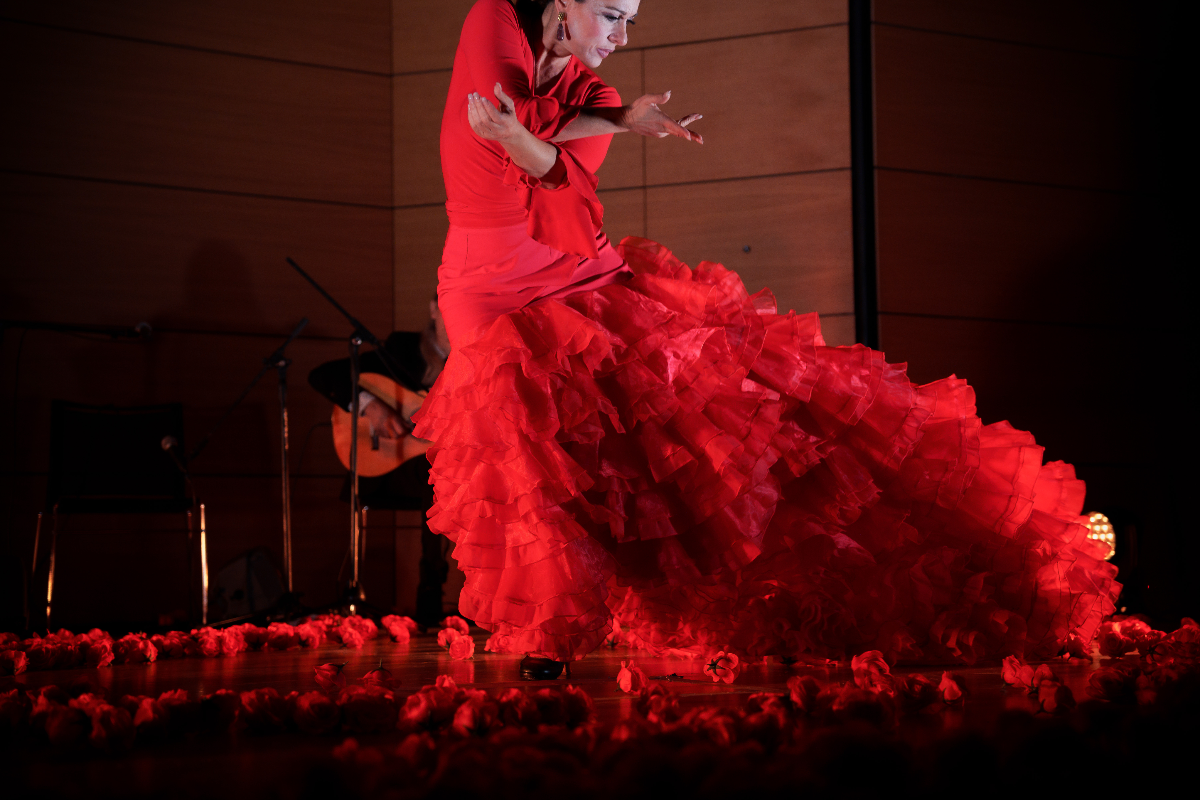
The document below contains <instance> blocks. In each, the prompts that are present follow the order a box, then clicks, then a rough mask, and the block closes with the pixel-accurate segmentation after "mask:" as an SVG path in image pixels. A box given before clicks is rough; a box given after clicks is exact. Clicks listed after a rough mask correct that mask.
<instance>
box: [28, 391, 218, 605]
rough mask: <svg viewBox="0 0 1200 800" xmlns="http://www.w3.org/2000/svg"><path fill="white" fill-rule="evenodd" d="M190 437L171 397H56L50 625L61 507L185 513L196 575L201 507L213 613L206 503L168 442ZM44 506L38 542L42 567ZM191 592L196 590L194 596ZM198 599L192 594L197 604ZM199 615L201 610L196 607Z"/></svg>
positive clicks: (49, 496) (49, 506)
mask: <svg viewBox="0 0 1200 800" xmlns="http://www.w3.org/2000/svg"><path fill="white" fill-rule="evenodd" d="M167 437H171V438H173V439H174V440H175V442H176V443H179V444H180V445H182V442H183V406H182V405H181V404H179V403H166V404H162V405H153V406H137V407H127V408H121V407H117V406H94V405H83V404H80V403H69V402H66V401H62V400H55V401H53V403H52V404H51V416H50V479H49V484H48V486H47V490H46V507H45V512H43V513H48V514H50V515H51V517H52V528H51V535H50V548H49V550H50V552H49V567H48V570H47V573H46V628H47V629H49V628H50V615H51V607H52V601H53V597H54V566H55V559H56V557H57V551H58V530H59V515H60V514H78V513H86V514H174V513H178V514H184V515H186V520H187V522H186V530H187V535H188V545H189V546H188V576H189V582H191V580H192V577H191V576H192V558H193V556H192V551H193V547H192V541H193V538H194V532H193V524H192V520H193V516H194V514H193V511H195V510H199V519H200V560H201V592H202V596H201V602H200V605H201V617H202V618H203V617H205V616H207V615H206V614H205V613H204V611H205V607H206V606H207V603H206V599H207V598H206V597H205V596H204V595H205V594H206V593H207V587H206V586H205V585H204V584H206V583H207V580H206V579H207V574H206V573H207V569H206V566H207V565H206V563H205V556H206V553H205V550H206V542H205V540H204V539H205V530H204V529H205V524H204V507H203V506H202V505H200V506H199V508H198V509H197V504H196V502H195V498H194V497H192V496H190V494H191V493H190V492H189V486H188V481H187V479H186V477H185V476H184V473H183V471H182V470H181V469H180V468H179V466H177V464H176V463H175V461H174V460H173V459H172V457H171V454H170V453H168V452H167V450H166V449H165V448H164V446H163V442H164V440H165V439H166V438H167ZM42 517H43V514H38V526H37V533H36V534H35V536H34V544H33V567H32V568H33V570H36V569H37V566H38V563H37V552H38V544H39V542H38V540H39V539H40V538H41V529H42ZM190 594H191V593H190V592H189V596H190ZM190 603H191V600H190V599H189V604H190ZM192 615H193V616H195V614H194V610H193V614H192Z"/></svg>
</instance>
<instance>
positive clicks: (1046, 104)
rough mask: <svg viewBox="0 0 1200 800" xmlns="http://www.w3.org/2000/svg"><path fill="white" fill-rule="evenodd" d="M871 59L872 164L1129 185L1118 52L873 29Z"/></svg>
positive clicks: (1125, 77) (1124, 84) (1126, 109)
mask: <svg viewBox="0 0 1200 800" xmlns="http://www.w3.org/2000/svg"><path fill="white" fill-rule="evenodd" d="M875 66H876V69H875V113H876V117H875V130H876V163H877V164H878V166H880V167H884V168H900V169H910V170H923V171H929V172H939V173H949V174H954V175H974V176H983V177H990V178H1001V179H1006V180H1017V181H1029V182H1033V183H1049V184H1057V185H1064V186H1076V187H1086V188H1100V189H1126V188H1130V187H1131V185H1132V182H1133V175H1132V171H1131V168H1132V162H1131V160H1130V159H1128V158H1127V157H1126V155H1125V154H1126V153H1127V152H1128V151H1129V149H1130V147H1131V144H1132V142H1131V136H1132V127H1131V120H1130V110H1131V106H1130V102H1131V100H1130V98H1131V95H1132V83H1131V79H1132V74H1131V71H1130V70H1129V69H1128V66H1127V64H1126V63H1125V62H1123V61H1122V60H1120V59H1114V58H1111V57H1107V56H1091V55H1086V54H1081V53H1076V52H1064V51H1057V50H1049V49H1043V48H1032V47H1025V46H1022V45H1015V44H1009V43H1006V42H992V41H983V40H979V39H969V38H964V37H961V36H947V35H943V34H939V33H929V32H923V31H913V30H904V29H899V28H891V27H886V26H876V28H875Z"/></svg>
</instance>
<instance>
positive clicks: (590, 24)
mask: <svg viewBox="0 0 1200 800" xmlns="http://www.w3.org/2000/svg"><path fill="white" fill-rule="evenodd" d="M640 4H641V0H585V2H583V3H577V2H575V0H554V7H555V12H556V13H555V14H554V15H553V16H552V17H551V19H550V25H551V27H552V28H555V29H557V27H558V16H557V12H559V11H562V12H563V13H565V14H566V15H567V18H566V20H565V25H566V29H567V40H566V41H564V42H558V45H559V46H561V47H565V48H566V49H567V50H568V51H570V53H571V55H573V56H575V57H576V58H578V59H579V60H580V61H582V62H583V63H584V64H586V65H587V66H588V67H589V68H591V69H595V68H596V67H598V66H600V63H601V62H602V61H604V59H605V58H607V57H608V56H609V55H611V54H612V52H613V51H614V50H616V49H617V48H618V47H621V46H623V45H624V44H625V43H626V42H628V41H629V34H628V27H629V26H630V25H633V18H634V17H636V16H637V12H638V6H639V5H640Z"/></svg>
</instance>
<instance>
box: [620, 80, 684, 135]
mask: <svg viewBox="0 0 1200 800" xmlns="http://www.w3.org/2000/svg"><path fill="white" fill-rule="evenodd" d="M670 99H671V92H670V90H667V91H665V92H663V93H662V94H644V95H642V96H641V97H639V98H638V99H637V100H634V101H633V102H632V103H631V104H630V105H628V106H626V108H625V113H624V114H623V115H622V117H621V125H622V127H624V128H627V129H628V130H631V131H633V132H634V133H637V134H641V135H642V136H657V137H658V138H660V139H661V138H663V137H664V136H678V137H680V138H681V139H687V140H688V141H690V142H695V143H696V144H704V137H703V136H701V135H700V134H698V133H696V132H695V131H689V130H688V129H687V126H688V125H691V124H692V123H693V122H695V121H696V120H700V119H704V115H703V114H688V115H687V116H686V117H683V118H682V119H679V120H675V119H672V118H671V117H669V116H667V115H666V113H665V112H663V110H662V109H661V108H659V106H660V105H662V104H663V103H665V102H667V101H668V100H670Z"/></svg>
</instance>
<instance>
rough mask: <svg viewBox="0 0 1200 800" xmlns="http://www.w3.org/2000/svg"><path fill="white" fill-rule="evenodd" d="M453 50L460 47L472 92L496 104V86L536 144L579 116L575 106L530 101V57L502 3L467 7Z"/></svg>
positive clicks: (485, 0) (513, 14)
mask: <svg viewBox="0 0 1200 800" xmlns="http://www.w3.org/2000/svg"><path fill="white" fill-rule="evenodd" d="M458 46H459V47H460V48H463V53H464V55H465V56H466V61H467V69H468V71H469V72H470V73H471V80H472V82H473V83H474V84H475V91H477V92H479V94H481V95H483V96H484V97H486V98H487V99H489V100H492V101H493V102H495V100H494V98H495V94H494V92H493V87H494V86H495V85H496V84H497V83H499V84H500V87H501V88H502V89H504V92H505V93H506V94H507V95H508V96H509V97H511V98H512V99H513V105H514V107H515V108H514V111H515V113H516V115H517V118H518V119H519V120H521V124H522V125H524V126H525V127H526V128H528V129H529V131H530V132H531V133H532V134H533V135H534V136H536V137H538V138H539V139H542V140H543V141H546V140H549V139H552V138H554V137H555V136H556V135H557V134H558V132H559V131H561V130H562V129H563V126H565V125H566V124H567V123H568V122H570V121H571V120H573V119H575V117H577V116H578V115H579V108H578V107H571V106H566V105H563V104H562V103H559V102H558V100H556V99H554V98H553V97H535V96H534V93H533V89H534V87H533V81H534V77H533V72H532V61H533V56H532V54H531V53H530V51H529V42H528V40H527V39H526V37H525V32H524V31H523V30H521V24H520V22H519V21H518V19H517V11H516V9H515V8H513V5H512V4H511V3H509V2H508V1H507V0H480V1H479V2H478V3H476V4H475V5H474V6H472V7H471V11H470V12H469V13H468V14H467V20H466V22H465V23H463V29H462V38H461V39H460V40H459V45H458Z"/></svg>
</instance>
